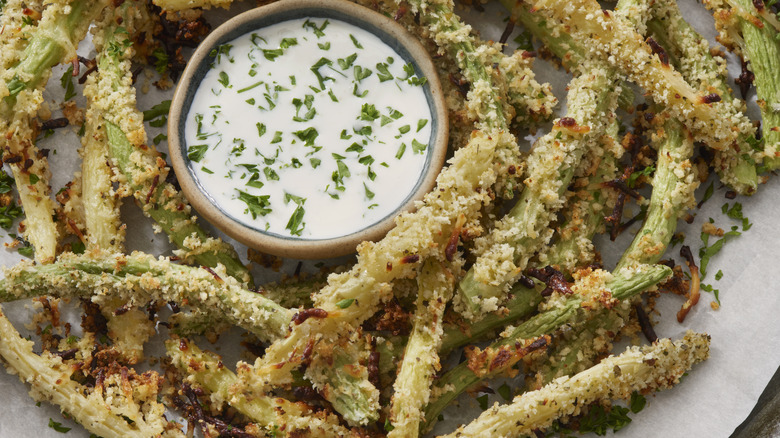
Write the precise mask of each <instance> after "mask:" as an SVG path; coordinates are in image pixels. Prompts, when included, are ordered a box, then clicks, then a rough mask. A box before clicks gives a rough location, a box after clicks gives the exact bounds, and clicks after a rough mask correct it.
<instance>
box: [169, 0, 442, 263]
mask: <svg viewBox="0 0 780 438" xmlns="http://www.w3.org/2000/svg"><path fill="white" fill-rule="evenodd" d="M307 9H309V10H312V14H311V16H313V17H323V16H326V15H329V14H334V15H335V16H333V17H327V16H326V17H325V18H332V19H342V20H343V18H340V17H339V16H346V17H349V19H350V20H349V22H350V23H351V24H353V25H356V26H359V27H362V28H363V29H365V30H366V31H368V32H370V33H372V34H374V35H376V36H378V37H380V38H381V39H382V40H383V41H385V43H388V42H387V40H386V39H385V38H384V37H388V38H392V39H394V40H395V41H397V42H398V45H399V46H400V47H403V49H404V50H405V51H406V52H407V53H408V55H409V56H410V58H411V59H408V60H407V61H409V60H411V61H413V63H414V65H415V67H416V68H417V69H419V71H421V72H422V74H423V75H424V76H425V77H426V78H427V83H426V86H427V87H429V96H430V100H429V105H430V107H431V117H432V121H435V123H434V125H435V126H436V129H435V132H433V133H432V134H433V135H432V137H431V141H430V143H429V146H428V149H429V154H430V155H429V158H428V159H427V166H426V167H424V168H423V173H422V174H421V178H420V180H419V181H418V184H417V186H416V188H415V190H414V191H412V192H411V193H410V194H409V196H408V197H407V198H406V202H404V203H403V204H401V205H399V206H398V207H397V208H396V209H394V210H393V211H392V212H391V213H389V214H388V215H387V216H386V217H385V218H383V219H381V220H379V221H378V222H375V223H374V224H372V225H369V226H368V227H365V228H363V229H360V230H357V231H355V232H354V233H351V234H347V235H344V236H337V237H333V238H326V239H302V238H294V237H286V236H280V235H276V234H270V233H266V232H263V231H261V230H257V229H256V228H252V227H249V226H247V225H245V224H243V223H241V222H239V221H237V220H236V219H234V218H232V217H231V216H229V215H228V214H227V213H225V212H224V211H222V210H221V209H220V208H219V207H217V206H216V205H215V204H214V202H212V201H211V199H210V197H209V196H208V195H207V194H206V193H205V192H204V191H203V189H202V187H201V185H200V184H199V183H198V181H197V179H196V178H195V176H194V175H193V173H192V170H191V169H190V166H189V165H188V158H186V156H185V154H183V151H182V145H183V144H184V143H185V142H184V140H183V139H182V138H181V136H180V126H181V124H182V123H186V115H187V113H188V112H189V105H188V106H187V108H184V104H185V102H186V100H187V96H188V95H189V93H190V92H192V93H194V92H195V90H196V89H197V87H195V88H192V87H191V84H192V83H193V81H194V80H195V79H197V78H196V77H197V75H198V73H199V69H200V67H201V65H202V64H203V63H204V62H207V61H208V55H209V53H210V52H211V50H212V49H213V48H214V47H217V46H218V45H219V44H221V43H223V42H227V41H229V40H232V39H234V38H237V37H239V36H240V35H243V34H245V33H247V32H249V31H250V30H246V29H245V27H246V25H247V24H250V23H252V22H253V21H257V20H261V21H262V20H268V17H272V16H276V15H286V14H292V13H295V12H300V11H305V10H307ZM317 12H319V13H317ZM288 19H293V18H287V19H284V20H279V21H277V22H281V21H286V20H288ZM353 20H354V21H353ZM266 25H267V24H266ZM257 28H260V27H257ZM377 31H379V32H381V33H383V34H384V35H381V34H378V32H377ZM190 103H191V102H190ZM446 108H447V107H446V102H445V98H444V92H443V91H442V87H441V82H440V79H439V76H438V73H437V69H436V67H435V66H434V64H433V61H432V59H431V57H430V55H429V54H428V52H427V50H426V49H425V48H424V47H423V45H422V43H421V42H420V41H419V40H418V39H417V38H416V37H415V36H413V35H412V34H411V33H410V32H408V31H407V30H406V29H405V28H404V27H403V26H401V25H400V24H398V23H397V22H395V21H394V20H392V19H390V18H389V17H386V16H384V15H382V14H380V13H378V12H375V11H373V10H371V9H368V8H366V7H363V6H360V5H357V4H355V3H352V2H349V1H347V0H285V1H282V2H276V3H272V4H269V5H265V6H261V7H258V8H255V9H251V10H249V11H246V12H242V13H240V14H238V15H236V16H235V17H233V18H231V19H229V20H228V21H226V22H224V23H223V24H221V25H220V26H218V27H217V28H215V29H214V30H213V31H212V32H211V33H210V34H209V35H208V36H207V37H206V38H205V39H204V40H203V41H202V42H201V43H200V44H199V45H198V47H197V48H196V49H195V51H194V52H193V54H192V57H191V58H190V61H189V62H188V63H187V66H186V67H185V69H184V71H183V73H182V76H181V78H180V79H179V82H178V85H177V86H176V90H175V92H174V95H173V97H172V99H171V109H170V113H169V116H168V154H169V156H170V158H171V163H172V166H173V170H174V172H175V173H176V177H177V179H178V181H179V185H180V186H181V189H182V192H183V193H184V196H185V197H186V198H187V199H188V200H189V202H190V204H191V205H192V206H193V207H194V208H195V210H196V211H197V212H198V213H199V214H200V215H201V216H202V217H203V218H204V219H206V220H207V221H208V222H209V223H211V224H212V225H214V226H215V227H216V228H218V229H219V230H221V231H222V232H224V233H225V234H227V235H228V236H230V237H232V238H233V239H236V240H237V241H239V242H241V243H243V244H245V245H247V246H248V247H251V248H254V249H257V250H260V251H263V252H266V253H269V254H274V255H277V256H280V257H291V258H296V259H323V258H332V257H337V256H341V255H346V254H352V253H355V252H356V248H357V246H358V244H360V243H361V242H363V241H377V240H379V239H381V238H382V237H384V235H385V234H387V232H388V231H390V229H391V228H393V226H394V225H395V218H396V217H397V216H398V215H399V214H401V213H403V212H406V211H413V210H414V208H415V204H416V202H417V201H420V200H422V198H423V197H424V196H425V194H426V193H428V192H430V191H431V190H432V189H433V187H434V186H435V183H436V177H437V176H438V174H439V172H440V170H441V168H442V166H443V165H444V160H445V157H446V154H447V145H448V138H449V120H448V117H447V109H446Z"/></svg>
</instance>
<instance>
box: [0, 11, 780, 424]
mask: <svg viewBox="0 0 780 438" xmlns="http://www.w3.org/2000/svg"><path fill="white" fill-rule="evenodd" d="M247 7H249V5H234V6H233V8H232V9H231V10H230V11H217V12H216V13H214V14H212V18H213V20H211V21H212V23H218V22H220V21H222V20H224V18H225V17H228V16H230V15H232V14H234V13H236V12H237V11H239V10H243V9H246V8H247ZM680 7H681V9H683V13H684V14H685V15H686V18H688V19H689V21H690V22H691V23H692V24H693V25H694V26H695V27H696V28H697V29H698V30H699V31H700V32H701V33H702V34H703V35H705V36H706V37H707V38H708V39H710V41H714V33H715V31H714V28H713V26H712V18H711V17H710V16H709V15H708V13H707V12H706V11H705V10H704V8H703V7H702V6H701V5H700V4H698V3H696V2H694V1H693V0H684V1H680ZM460 12H461V13H463V15H464V16H465V17H466V20H467V21H468V22H470V23H472V24H474V25H475V27H477V28H479V29H481V30H482V34H483V37H485V38H486V39H489V38H493V39H497V38H498V36H499V35H500V34H501V32H502V31H503V29H504V18H505V13H504V12H503V10H502V9H501V8H500V6H498V5H493V4H491V5H487V6H486V10H485V12H483V13H479V12H475V11H460ZM516 32H517V31H516ZM514 35H516V33H515V34H514ZM514 35H513V37H514ZM80 51H81V53H82V54H84V55H86V56H89V57H92V56H94V51H93V50H92V48H91V45H90V44H89V42H88V41H87V42H85V43H83V44H82V46H81V50H80ZM730 69H731V71H732V76H733V74H734V73H738V72H739V66H738V64H737V63H736V62H735V61H734V60H733V59H731V60H730ZM63 71H64V69H62V68H60V67H58V68H57V69H55V72H54V75H53V76H52V80H51V81H50V85H49V87H48V89H47V92H46V94H45V97H46V100H47V102H48V103H49V105H50V106H51V107H52V109H53V110H54V109H56V108H57V107H58V102H60V101H61V99H62V90H61V88H60V87H59V81H58V80H57V79H58V78H59V77H60V75H61V74H62V72H63ZM535 71H536V72H537V78H538V79H540V80H543V81H549V82H550V83H551V84H552V85H553V87H554V90H555V92H556V95H557V96H559V98H563V97H564V95H565V86H566V83H567V82H568V79H569V78H568V76H567V75H566V73H565V72H563V71H559V70H556V69H555V68H553V67H552V66H551V65H550V64H548V63H546V62H544V61H542V60H538V62H537V64H536V67H535ZM149 82H150V79H149V78H147V77H144V76H142V78H141V79H140V81H139V88H145V87H144V85H148V84H149ZM149 89H150V90H151V91H150V92H149V93H147V94H143V93H139V108H140V109H142V110H143V109H148V108H150V107H151V106H152V105H154V104H156V103H158V102H159V101H161V100H164V99H168V98H170V92H159V91H157V90H155V89H154V87H149ZM78 90H79V87H78V86H77V91H78ZM77 99H81V98H80V97H79V98H77ZM79 102H80V104H81V105H82V106H83V99H82V100H79ZM564 110H565V102H562V105H561V108H559V113H560V114H563V112H562V111H564ZM750 114H751V116H753V118H754V119H755V118H756V116H757V113H756V111H755V108H753V109H752V111H751V113H750ZM55 115H56V112H55ZM160 132H162V131H161V130H159V129H155V128H151V129H150V131H149V139H150V141H151V138H153V137H154V136H155V135H157V134H158V133H160ZM521 145H522V146H523V147H528V146H529V144H528V140H527V139H526V140H525V141H524V140H523V139H521ZM39 146H40V147H43V148H50V149H51V150H52V153H51V154H50V161H51V164H52V166H51V167H52V170H53V172H54V178H53V191H54V192H56V191H57V190H59V188H61V187H62V186H63V185H64V184H65V183H67V182H68V181H69V180H70V179H71V178H72V175H73V173H74V172H75V171H77V170H78V168H79V163H80V162H79V159H78V155H77V152H76V150H77V148H78V147H79V146H80V145H79V140H78V137H77V136H76V134H75V129H73V128H65V129H60V130H58V131H57V133H56V134H55V135H54V136H52V137H49V138H47V139H44V140H42V141H40V142H39ZM160 147H161V148H163V149H164V148H165V144H164V143H163V144H162V145H161V146H160ZM708 184H709V183H707V184H704V185H703V186H702V188H701V189H700V190H699V192H698V198H699V199H700V198H701V196H702V195H703V192H704V188H705V187H706V186H707V185H708ZM715 188H716V190H715V194H714V195H713V197H712V198H711V199H710V200H709V201H708V202H707V203H705V204H704V206H703V207H702V208H701V209H698V210H696V211H694V212H693V213H694V214H695V215H696V221H695V222H694V223H693V224H690V225H689V224H686V223H684V222H682V221H681V222H680V226H679V230H680V231H683V232H684V233H685V235H686V239H685V244H687V245H689V246H690V247H691V249H692V250H693V252H694V253H696V252H697V251H698V249H699V247H700V246H701V241H700V239H699V233H700V230H701V224H702V223H704V222H706V221H708V220H709V218H712V219H713V220H714V222H715V224H716V225H718V226H719V227H721V228H724V229H729V228H730V227H731V226H733V225H740V224H738V223H737V222H736V221H733V220H731V219H729V218H728V217H726V216H725V215H724V214H723V213H722V212H721V206H722V205H723V204H724V203H725V202H730V203H733V202H734V201H729V200H727V199H725V198H724V194H725V192H726V189H725V188H723V187H722V186H721V185H720V184H719V183H718V182H717V181H716V182H715ZM779 190H780V182H779V181H778V180H777V178H770V179H769V181H768V183H766V184H764V185H762V186H760V188H759V192H758V193H757V194H756V195H754V196H752V197H750V198H738V199H736V201H739V202H741V203H742V205H743V211H744V213H745V216H747V217H748V218H749V219H750V221H751V223H752V224H753V226H752V228H750V230H749V231H747V232H745V233H744V234H743V235H742V236H740V237H738V238H736V239H734V240H732V241H730V242H728V243H727V244H726V245H725V247H724V249H723V251H721V252H720V253H719V254H718V255H717V256H715V257H713V258H712V260H711V262H710V265H709V269H708V277H707V279H706V280H705V281H706V282H707V283H711V284H712V285H713V287H715V288H716V289H718V290H719V291H720V299H721V304H722V305H721V307H720V309H719V310H713V309H712V308H711V307H710V301H712V300H713V296H712V294H709V293H704V292H703V294H702V299H701V301H700V302H699V304H698V306H697V307H695V308H694V309H693V310H692V311H691V312H690V314H689V315H688V317H687V319H686V320H685V322H684V323H683V324H678V323H677V321H676V319H675V314H676V312H677V310H678V309H679V307H680V306H681V305H682V303H683V298H681V297H676V296H664V297H662V298H661V299H659V305H658V309H659V310H660V317H656V320H658V324H657V325H656V327H655V329H656V332H657V333H658V335H659V336H661V337H672V338H678V337H681V336H682V334H683V333H684V332H685V331H686V330H688V329H692V330H696V331H703V332H707V333H709V334H710V335H711V336H712V349H711V358H710V359H709V360H708V361H706V362H705V363H703V364H700V365H697V366H696V367H695V368H694V369H693V370H692V371H691V372H690V373H689V375H688V376H687V377H685V378H684V379H683V381H682V383H681V384H680V385H678V386H677V387H675V388H674V389H672V390H669V391H665V392H661V393H658V394H657V395H654V396H649V397H648V404H647V407H646V408H645V409H644V410H643V411H642V412H640V413H639V414H637V415H634V416H633V418H634V420H633V422H632V423H631V424H630V425H629V426H627V427H626V428H624V429H623V430H622V431H620V432H619V433H618V435H619V436H622V437H625V438H628V437H655V436H659V437H660V436H662V437H725V436H728V435H730V434H731V432H732V431H733V430H734V428H735V427H736V426H737V425H739V424H740V423H741V422H742V421H743V420H744V418H745V417H746V416H747V415H748V413H749V412H750V410H751V409H752V408H753V406H754V405H755V403H756V400H757V399H758V396H759V395H760V393H761V391H762V390H763V388H764V387H765V385H766V384H767V382H768V381H769V379H770V378H771V376H772V374H773V373H774V372H775V370H776V369H777V367H778V364H780V349H777V348H774V347H775V344H776V343H775V342H773V340H775V339H780V324H779V323H778V318H777V315H778V313H780V265H779V264H778V258H777V248H780V235H778V233H777V232H776V229H775V227H776V226H777V225H778V223H780V192H779ZM122 213H123V219H124V220H125V222H126V223H127V225H128V232H127V236H128V242H127V243H128V245H127V246H128V250H134V249H138V250H143V251H146V252H151V253H153V254H170V247H169V245H168V243H167V238H166V237H165V236H162V235H155V234H153V232H152V228H151V224H150V222H149V221H148V220H147V219H145V218H144V217H143V216H142V215H141V214H140V213H139V211H138V209H137V208H136V207H135V206H134V205H131V204H129V203H128V205H126V206H124V207H123V211H122ZM627 216H628V214H627V215H626V217H627ZM637 227H638V226H637ZM637 227H635V229H636V228H637ZM635 229H634V230H630V231H635ZM0 238H2V241H4V242H8V241H10V240H11V238H10V237H9V236H8V233H7V232H3V231H0ZM630 238H631V233H630V232H629V233H624V235H623V236H621V238H620V239H618V241H617V242H614V243H613V242H609V240H608V239H603V238H602V239H599V240H598V243H599V246H600V249H601V250H602V253H603V257H604V261H605V265H606V266H607V267H611V266H613V265H614V262H615V261H616V260H617V258H618V257H619V255H620V253H621V251H622V250H623V249H624V248H625V247H626V246H627V245H628V243H629V241H630ZM237 248H238V251H239V254H242V255H244V254H245V253H246V251H245V248H244V247H242V246H241V245H237ZM678 249H679V247H676V248H674V249H673V250H672V251H670V253H675V254H676V252H677V251H678ZM18 260H20V256H19V255H18V254H16V253H15V252H9V251H5V250H2V251H0V264H2V265H3V266H10V265H13V264H15V263H16V262H17V261H18ZM295 265H296V262H295V261H288V262H286V263H285V265H284V266H283V267H282V269H281V271H280V272H287V273H291V272H292V271H293V269H294V268H295ZM309 265H311V264H309ZM719 270H720V271H722V272H723V276H722V278H721V279H720V280H719V281H716V280H715V279H714V277H715V273H716V272H718V271H719ZM254 273H255V275H256V278H257V279H259V280H261V281H265V280H269V279H272V278H275V277H277V276H278V275H279V273H276V272H263V271H261V270H260V269H257V268H256V269H255V271H254ZM29 305H30V303H29V302H17V303H9V304H5V305H4V306H3V307H4V309H5V311H6V314H8V315H9V316H10V317H11V318H12V320H13V321H14V323H15V325H16V327H17V328H18V329H19V330H21V331H22V332H23V333H27V332H26V331H25V328H24V325H25V324H26V323H28V322H29V320H30V319H29V310H28V307H29ZM72 322H73V324H74V326H77V325H78V319H77V318H76V317H74V318H72ZM160 331H161V334H162V336H158V339H157V340H156V342H154V343H152V344H150V345H149V346H148V348H147V354H148V355H151V356H153V355H158V356H159V355H162V354H163V352H162V350H161V349H160V341H161V340H162V339H163V338H164V336H165V335H167V333H166V332H165V329H164V328H160ZM204 346H207V347H209V348H211V349H214V350H217V351H218V352H221V353H231V352H235V350H236V348H237V346H238V337H237V336H233V337H230V336H227V337H223V338H222V339H221V340H220V342H219V344H218V345H213V346H209V345H204ZM510 385H511V386H513V387H515V388H516V387H519V386H520V383H518V382H510ZM27 391H28V388H27V387H26V386H25V385H24V384H22V383H20V382H19V380H18V379H17V378H16V377H15V376H12V375H8V374H6V373H0V403H1V405H0V438H5V437H41V438H43V437H62V436H63V435H62V434H61V433H59V432H56V431H55V430H54V429H52V428H49V427H48V423H49V419H53V420H54V421H56V422H59V423H62V424H63V425H64V426H66V427H71V428H73V430H71V431H70V432H68V434H67V436H71V437H87V436H89V434H88V433H87V432H85V431H84V429H83V428H81V427H80V426H79V425H77V424H75V423H73V422H72V421H70V420H67V419H64V418H63V417H62V415H61V414H60V413H59V409H58V408H57V407H55V406H52V405H49V404H46V403H43V404H41V406H39V407H37V406H36V404H35V402H34V401H33V400H32V399H31V398H30V397H29V396H28V395H27ZM494 401H502V400H501V399H500V397H498V396H497V395H492V396H491V397H490V403H493V402H494ZM458 402H459V403H458V406H455V407H453V408H451V409H449V410H448V411H446V412H445V421H443V422H442V423H441V424H440V426H439V427H437V429H436V431H437V432H448V431H451V430H452V429H453V428H454V427H455V426H456V425H457V424H459V423H461V422H463V421H467V420H468V419H470V418H474V417H475V416H476V415H478V414H479V412H480V409H479V407H478V405H477V402H476V401H475V400H474V398H473V397H472V396H471V395H464V396H463V397H461V398H460V399H459V401H458Z"/></svg>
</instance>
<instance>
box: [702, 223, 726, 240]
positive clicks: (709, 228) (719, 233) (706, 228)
mask: <svg viewBox="0 0 780 438" xmlns="http://www.w3.org/2000/svg"><path fill="white" fill-rule="evenodd" d="M701 232H702V233H704V234H709V235H710V236H716V237H723V235H724V234H725V231H723V228H719V227H717V226H716V225H715V224H711V223H709V222H706V223H704V224H703V225H702V226H701Z"/></svg>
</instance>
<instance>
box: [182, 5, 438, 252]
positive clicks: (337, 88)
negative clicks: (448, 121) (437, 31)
mask: <svg viewBox="0 0 780 438" xmlns="http://www.w3.org/2000/svg"><path fill="white" fill-rule="evenodd" d="M212 56H213V58H212V62H213V68H212V69H211V70H209V72H208V73H207V74H206V76H205V77H204V78H203V81H202V82H201V84H200V86H199V88H198V90H197V92H196V93H195V97H194V99H193V102H192V106H191V107H190V110H189V114H188V115H187V121H186V127H185V139H186V144H187V155H188V156H189V157H190V160H191V167H192V169H193V171H194V174H195V177H196V179H197V180H198V181H199V183H200V185H201V186H202V187H203V189H204V190H205V191H206V192H207V194H208V195H209V197H210V198H211V199H212V201H213V202H214V203H216V204H217V205H218V206H219V207H220V208H221V209H222V210H223V211H224V212H226V213H227V214H228V215H230V216H232V217H233V218H234V219H236V220H238V221H240V222H242V223H244V224H246V225H248V226H250V227H253V228H256V229H259V230H267V231H269V232H271V233H275V234H278V235H283V236H295V237H297V238H302V239H326V238H333V237H339V236H344V235H347V234H351V233H354V232H356V231H359V230H362V229H364V228H367V227H368V226H370V225H372V224H374V223H376V222H379V221H381V220H382V219H384V218H385V217H386V216H387V215H389V214H391V213H392V212H393V211H394V210H395V209H397V208H398V207H399V206H400V205H401V204H402V203H403V202H404V201H405V199H406V198H407V196H408V195H409V194H410V193H411V192H412V191H413V190H414V188H415V186H416V185H417V182H418V180H419V178H420V175H421V173H422V170H423V167H424V164H425V161H426V157H427V155H428V153H429V148H428V144H429V143H430V141H431V109H430V107H429V105H428V101H427V99H426V97H425V94H424V91H423V87H424V83H425V79H424V78H423V79H420V78H418V77H417V76H415V75H414V71H413V69H412V68H411V65H406V62H405V61H404V60H403V59H402V58H401V56H400V55H398V54H397V53H396V52H395V51H394V50H393V49H392V48H391V47H389V46H388V45H387V44H385V43H384V42H382V41H381V40H380V39H379V38H378V37H377V36H375V35H373V34H371V33H369V32H367V31H365V30H363V29H361V28H358V27H356V26H353V25H351V24H349V23H345V22H342V21H338V20H327V19H322V18H317V19H311V18H310V19H300V20H291V21H285V22H282V23H278V24H274V25H271V26H268V27H266V28H263V29H260V30H258V31H256V32H251V33H247V34H245V35H243V36H241V37H239V38H236V39H235V40H233V41H231V42H230V43H229V44H225V45H223V46H220V48H219V49H216V50H214V51H212ZM410 73H411V76H410Z"/></svg>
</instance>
